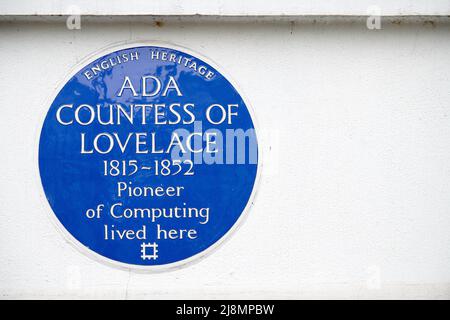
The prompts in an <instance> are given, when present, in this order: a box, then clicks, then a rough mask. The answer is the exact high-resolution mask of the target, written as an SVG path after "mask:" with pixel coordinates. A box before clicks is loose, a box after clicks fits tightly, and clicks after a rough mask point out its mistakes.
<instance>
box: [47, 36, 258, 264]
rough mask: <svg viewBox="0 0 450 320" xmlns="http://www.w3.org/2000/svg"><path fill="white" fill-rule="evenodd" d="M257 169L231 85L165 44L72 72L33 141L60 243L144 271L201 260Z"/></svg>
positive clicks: (242, 201) (246, 114)
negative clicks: (59, 231)
mask: <svg viewBox="0 0 450 320" xmlns="http://www.w3.org/2000/svg"><path fill="white" fill-rule="evenodd" d="M258 160H259V159H258V145H257V138H256V132H255V127H254V122H253V119H252V115H251V112H250V110H249V106H248V104H247V103H246V101H245V100H244V99H243V97H242V96H241V95H240V94H239V92H238V91H237V90H236V87H235V86H234V85H233V84H232V83H231V82H230V81H229V79H227V78H226V77H225V76H224V75H223V74H222V73H221V72H220V71H219V70H218V69H217V68H216V67H214V66H213V65H212V64H211V63H210V62H207V61H206V59H205V58H199V57H198V55H197V54H192V53H190V52H189V51H188V50H186V49H180V48H177V47H173V46H169V45H153V44H139V45H137V44H136V45H134V46H130V45H128V46H124V47H120V48H119V47H118V48H115V49H114V50H109V51H107V52H104V53H103V54H102V55H97V56H96V57H93V58H91V59H90V60H89V61H87V62H86V63H84V64H83V65H82V66H80V68H79V69H78V70H77V71H76V73H75V74H72V75H71V77H70V78H69V79H68V81H66V82H65V83H64V85H63V86H62V88H61V89H60V90H59V92H58V93H57V95H56V97H55V98H54V100H53V102H52V104H51V106H50V109H49V110H48V113H47V115H46V117H45V120H44V123H43V126H42V130H41V135H40V140H39V170H40V176H41V181H42V186H43V189H44V192H45V196H46V198H47V200H48V203H49V204H50V207H51V209H52V211H53V213H54V215H55V216H56V218H57V219H56V221H57V224H58V225H60V226H61V227H62V230H64V233H65V234H66V235H67V236H68V237H69V238H70V239H71V240H73V242H74V243H75V244H76V245H77V246H78V247H80V248H82V249H83V250H84V251H85V252H89V253H90V254H91V255H93V256H95V257H97V258H100V259H102V260H104V261H108V262H111V263H113V264H115V265H119V266H123V267H134V268H141V269H151V270H152V269H161V268H167V267H173V266H178V265H180V264H184V263H187V262H190V261H192V260H193V259H195V258H197V257H200V256H203V255H205V254H206V253H208V252H209V251H210V250H212V249H213V248H215V247H216V246H217V245H218V244H219V243H221V242H222V241H223V239H225V238H226V235H227V234H229V233H230V232H231V231H233V230H234V229H235V228H236V227H237V225H238V224H239V221H240V220H241V219H242V217H243V214H244V212H245V211H246V210H247V209H248V207H249V206H250V205H251V201H252V197H253V194H254V189H255V184H256V180H257V174H258ZM85 249H86V250H85Z"/></svg>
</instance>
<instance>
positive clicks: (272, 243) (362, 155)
mask: <svg viewBox="0 0 450 320" xmlns="http://www.w3.org/2000/svg"><path fill="white" fill-rule="evenodd" d="M41 20H42V21H41ZM43 20H45V19H36V20H34V21H28V22H27V21H11V20H9V21H2V22H0V61H1V68H0V90H1V94H0V108H1V116H0V133H1V136H2V138H1V139H0V149H1V151H2V156H1V157H0V174H1V179H0V181H1V182H0V221H1V222H0V261H1V263H0V295H1V296H2V297H3V298H11V299H12V298H63V297H65V298H117V299H124V298H147V299H155V298H450V232H449V231H450V148H449V141H450V41H449V40H450V24H449V23H446V22H442V21H440V22H430V21H416V22H402V21H391V22H384V23H383V24H382V29H381V30H375V31H371V30H368V29H366V27H365V21H353V22H350V21H313V20H310V21H306V22H300V21H296V22H289V21H278V22H277V21H267V20H266V21H257V20H252V21H247V22H246V21H228V22H226V21H200V22H195V21H177V20H176V19H173V20H171V21H163V22H161V23H159V22H158V23H156V22H155V21H154V20H148V21H147V22H146V21H145V19H140V20H139V21H137V20H131V19H118V20H115V19H107V18H103V20H102V21H100V22H98V21H95V20H93V19H92V18H91V19H88V18H86V19H84V20H83V19H82V29H81V30H73V31H70V30H67V29H66V26H65V21H64V20H61V21H55V20H50V21H43ZM133 40H159V41H169V42H173V43H176V44H179V45H182V46H186V47H188V48H190V49H192V50H194V51H197V52H199V53H201V54H203V55H205V56H207V57H209V58H210V59H212V60H213V61H215V62H216V63H217V64H218V65H219V66H221V67H222V68H223V69H224V70H225V71H226V72H227V73H228V74H230V75H231V76H232V77H233V78H234V79H235V80H236V82H237V83H238V84H239V85H240V88H241V91H242V92H243V93H244V94H245V95H246V96H247V97H248V99H249V101H250V102H251V104H252V106H253V108H254V110H255V113H256V121H257V123H258V125H259V132H260V137H261V148H262V152H263V170H262V177H261V182H260V185H259V189H258V193H257V197H256V202H255V205H254V207H253V208H252V210H251V212H250V214H249V216H248V219H247V220H246V221H245V223H244V224H243V225H242V227H241V228H240V229H239V230H238V232H237V233H235V234H234V236H233V237H232V238H231V239H230V240H229V241H227V242H226V243H225V244H224V245H223V246H222V247H220V248H219V249H218V250H217V251H216V252H214V253H213V254H212V255H210V256H209V257H207V258H206V259H203V260H201V261H199V262H198V263H196V264H194V265H192V266H189V267H186V268H183V269H180V270H177V271H172V272H167V273H159V274H145V273H144V274H143V273H135V272H132V271H124V270H118V269H114V268H112V267H109V266H105V265H102V264H100V263H98V262H96V261H92V260H90V259H89V258H87V257H86V256H84V255H83V254H81V253H80V252H78V251H77V250H76V249H75V248H74V247H73V246H72V245H71V244H69V243H67V242H66V241H65V240H64V238H63V237H62V235H61V233H60V232H59V231H58V230H57V229H56V228H55V226H54V225H53V223H52V221H51V219H50V214H51V212H48V210H47V206H46V205H45V204H44V200H45V199H44V197H43V192H42V190H41V186H40V182H39V177H38V169H37V141H38V137H39V128H40V125H41V121H42V117H43V115H44V114H45V112H46V111H47V109H48V107H49V99H51V98H52V95H53V94H54V90H55V88H56V87H57V85H58V84H59V82H60V81H62V79H63V78H64V76H65V75H66V74H67V73H68V72H69V71H70V70H71V69H72V68H73V67H74V66H75V65H76V64H77V62H78V61H80V60H81V59H83V58H84V57H85V56H87V55H89V54H91V53H92V52H94V51H97V50H99V49H101V48H102V47H105V46H108V45H110V44H112V43H115V42H120V41H133Z"/></svg>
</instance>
